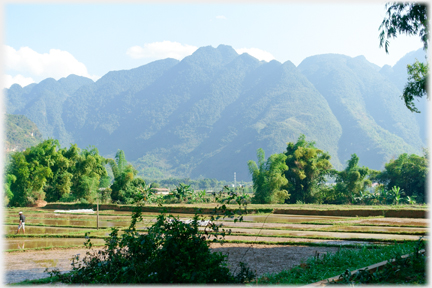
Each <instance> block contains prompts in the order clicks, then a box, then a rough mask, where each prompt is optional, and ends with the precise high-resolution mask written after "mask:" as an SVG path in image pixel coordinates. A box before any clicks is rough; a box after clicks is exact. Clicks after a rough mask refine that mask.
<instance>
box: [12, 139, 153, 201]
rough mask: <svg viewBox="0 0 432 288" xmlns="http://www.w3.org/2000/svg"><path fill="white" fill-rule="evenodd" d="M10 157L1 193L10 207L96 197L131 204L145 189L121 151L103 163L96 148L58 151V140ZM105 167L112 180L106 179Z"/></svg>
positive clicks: (107, 177)
mask: <svg viewBox="0 0 432 288" xmlns="http://www.w3.org/2000/svg"><path fill="white" fill-rule="evenodd" d="M9 157H10V159H9V163H8V165H7V167H6V177H5V180H6V181H5V184H4V188H5V189H4V190H5V194H6V195H5V202H6V204H9V205H10V206H27V205H32V204H34V203H35V202H36V201H38V200H46V201H48V202H56V201H67V202H70V201H75V200H79V201H81V202H84V203H86V202H93V201H94V200H95V199H96V198H97V197H100V198H101V200H103V201H104V200H105V201H106V200H112V201H113V202H120V203H130V202H132V201H133V199H134V197H135V196H136V195H137V194H138V193H140V192H139V188H144V187H145V182H144V180H143V179H141V178H138V177H135V176H136V174H137V171H136V170H135V169H134V168H133V167H132V165H131V164H128V163H127V161H126V158H125V155H124V152H123V151H122V150H119V151H118V152H117V154H116V156H115V159H106V158H104V157H102V156H101V155H99V152H98V150H97V148H96V147H89V148H87V149H80V148H78V146H77V145H76V144H72V145H71V146H70V148H69V149H67V148H60V144H59V142H58V140H53V139H48V140H45V141H43V142H42V143H39V144H38V145H37V146H34V147H30V148H27V149H26V150H25V151H23V152H15V153H12V154H11V155H10V156H9ZM108 165H109V166H110V167H111V169H112V172H113V176H114V179H111V178H110V177H109V176H108V171H107V166H108Z"/></svg>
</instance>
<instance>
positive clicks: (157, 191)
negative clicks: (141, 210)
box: [151, 188, 170, 195]
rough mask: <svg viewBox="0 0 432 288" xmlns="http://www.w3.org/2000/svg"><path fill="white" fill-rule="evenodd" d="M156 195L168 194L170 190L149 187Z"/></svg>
mask: <svg viewBox="0 0 432 288" xmlns="http://www.w3.org/2000/svg"><path fill="white" fill-rule="evenodd" d="M151 190H152V191H153V193H155V194H156V195H168V194H169V192H170V190H169V189H168V188H151Z"/></svg>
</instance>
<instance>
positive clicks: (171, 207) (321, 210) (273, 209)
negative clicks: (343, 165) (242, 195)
mask: <svg viewBox="0 0 432 288" xmlns="http://www.w3.org/2000/svg"><path fill="white" fill-rule="evenodd" d="M227 207H228V209H229V210H235V209H236V208H237V206H236V205H234V204H230V205H227ZM43 208H44V209H59V210H60V209H61V210H69V209H93V210H96V204H81V203H73V204H70V203H48V204H47V205H46V206H45V207H43ZM134 208H135V206H134V205H121V204H100V205H99V210H114V211H130V212H131V211H133V209H134ZM164 209H166V211H167V213H187V214H194V213H195V212H196V211H197V209H201V213H203V214H211V213H212V212H213V211H214V203H204V204H165V205H164V207H159V206H157V205H147V206H145V207H142V209H141V210H142V212H154V213H160V212H162V211H163V210H164ZM247 210H248V214H256V213H272V214H290V215H316V216H343V217H376V216H383V217H396V218H427V217H428V209H427V206H414V205H394V206H357V205H356V206H352V205H286V204H283V205H265V204H251V205H249V206H248V208H247Z"/></svg>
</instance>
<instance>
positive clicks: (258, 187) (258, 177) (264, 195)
mask: <svg viewBox="0 0 432 288" xmlns="http://www.w3.org/2000/svg"><path fill="white" fill-rule="evenodd" d="M257 158H258V165H257V164H256V163H255V161H252V160H249V161H248V167H249V172H250V173H251V174H252V181H253V186H254V190H255V194H254V197H253V198H252V201H253V202H254V203H260V204H269V203H284V202H285V200H286V199H289V197H290V195H289V194H288V192H287V191H286V190H284V189H281V187H282V186H284V185H286V184H287V183H288V181H287V179H286V178H285V177H284V174H283V173H284V172H285V171H286V170H287V169H288V166H287V165H286V164H285V159H286V156H285V155H284V154H273V155H271V156H270V157H269V158H268V159H267V161H265V153H264V150H263V149H262V148H259V149H258V150H257Z"/></svg>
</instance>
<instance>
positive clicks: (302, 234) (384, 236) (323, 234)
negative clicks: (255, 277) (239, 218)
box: [232, 228, 419, 241]
mask: <svg viewBox="0 0 432 288" xmlns="http://www.w3.org/2000/svg"><path fill="white" fill-rule="evenodd" d="M232 232H233V233H236V234H240V235H241V234H247V235H263V236H265V235H271V236H284V237H290V236H291V237H304V238H338V239H345V240H349V239H353V240H354V239H355V240H358V239H376V240H381V241H382V240H385V241H391V240H417V239H418V238H419V236H413V235H395V234H372V233H340V232H321V231H287V230H266V229H243V228H233V229H232Z"/></svg>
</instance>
